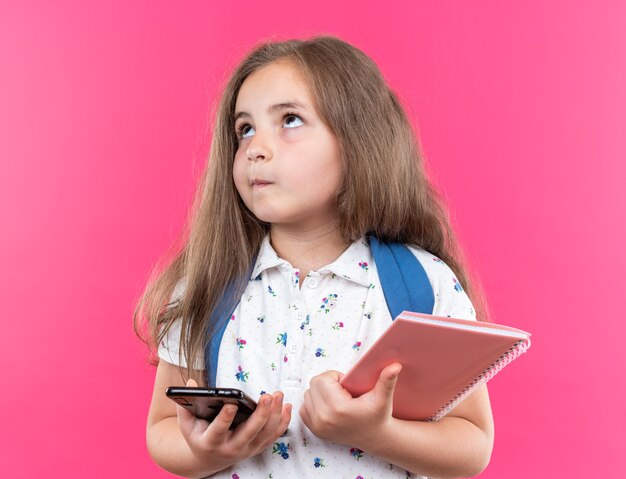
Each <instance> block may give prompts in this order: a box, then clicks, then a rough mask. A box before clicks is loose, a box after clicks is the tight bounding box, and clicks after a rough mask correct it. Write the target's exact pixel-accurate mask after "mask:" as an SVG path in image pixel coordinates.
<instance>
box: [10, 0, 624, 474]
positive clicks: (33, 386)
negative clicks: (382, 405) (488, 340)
mask: <svg viewBox="0 0 626 479" xmlns="http://www.w3.org/2000/svg"><path fill="white" fill-rule="evenodd" d="M227 3H228V5H231V6H224V5H226V4H227ZM313 3H314V4H315V6H314V7H313V8H311V9H308V8H306V7H302V6H299V5H301V4H299V3H297V2H296V3H294V2H273V3H272V4H271V7H269V6H268V3H267V2H184V6H174V3H173V2H152V1H149V2H148V1H146V2H115V4H113V2H88V3H87V2H84V1H75V2H70V1H65V2H55V4H52V3H48V2H40V3H35V2H25V1H20V2H17V1H16V2H12V4H9V2H2V3H0V72H1V73H0V219H1V222H2V223H1V224H2V232H3V234H2V235H1V236H0V303H1V304H2V313H1V317H2V332H3V342H2V347H1V348H0V374H1V381H2V383H3V384H4V386H3V388H2V390H3V394H2V396H1V399H0V401H1V403H0V411H2V425H1V426H0V441H1V443H0V446H1V447H0V450H1V453H0V470H1V471H2V475H3V476H4V477H13V478H21V477H25V478H26V477H27V478H30V477H39V476H46V477H65V478H73V477H76V478H79V477H81V478H82V477H85V475H88V476H89V477H92V478H109V477H128V478H134V477H168V474H166V473H163V472H160V471H159V470H158V468H157V466H155V465H154V464H153V463H152V462H151V460H150V459H149V457H148V455H147V453H146V450H145V445H144V424H145V415H146V410H147V407H148V401H149V398H150V394H151V382H152V374H153V371H152V369H151V368H150V367H148V366H147V365H146V364H145V363H144V352H145V351H144V349H143V346H142V345H141V344H139V343H138V342H137V341H136V339H135V338H134V336H133V333H132V329H131V314H132V310H133V305H134V302H135V300H136V299H137V297H138V295H139V293H140V292H141V289H142V286H143V285H144V283H145V280H146V279H147V275H148V271H149V269H150V267H151V266H152V265H153V264H154V262H155V261H156V260H157V258H158V257H159V255H160V254H161V253H162V252H163V251H164V250H165V248H166V247H167V245H168V244H169V242H170V241H171V240H172V239H173V238H174V237H175V235H176V233H177V232H178V231H179V229H180V227H181V225H182V223H183V221H184V218H185V210H186V207H187V206H188V203H189V200H190V198H191V194H192V190H193V188H194V185H195V181H196V178H197V175H198V171H199V169H200V167H201V164H202V162H203V161H204V158H205V157H206V153H207V148H208V135H207V128H208V127H207V124H208V118H209V105H210V101H211V100H212V99H213V97H214V95H215V94H216V92H217V88H218V85H219V84H220V82H221V81H222V80H223V79H224V77H225V75H226V71H227V70H228V69H229V68H230V67H231V66H232V65H233V64H234V62H236V61H237V60H238V59H239V58H240V56H241V55H242V54H243V53H244V52H245V51H246V50H247V49H248V48H249V47H250V46H252V45H253V44H254V43H255V42H256V41H257V40H258V39H260V38H264V37H269V36H276V37H277V38H286V37H291V36H302V35H309V34H315V33H332V34H336V35H339V36H341V37H343V38H344V39H346V40H348V41H350V42H352V43H354V44H355V45H357V46H359V47H360V48H362V49H363V50H364V51H366V52H367V53H368V54H370V55H371V56H372V57H373V58H374V59H375V60H376V61H377V62H378V63H379V65H380V66H381V68H382V69H383V72H384V73H385V75H386V77H387V78H388V80H389V82H390V83H391V85H392V86H393V87H394V88H395V89H396V90H397V91H398V92H399V94H400V95H401V96H402V97H403V98H404V99H405V101H406V102H407V103H408V105H409V106H410V108H411V110H412V111H413V114H414V117H415V118H416V119H417V121H418V123H419V128H420V132H421V138H422V142H423V146H424V150H425V153H426V155H427V158H428V160H429V162H430V171H431V172H432V175H433V177H434V178H435V179H436V181H437V183H438V184H439V185H440V186H441V188H442V189H443V190H444V192H445V194H446V196H447V198H448V199H449V202H450V204H451V206H452V214H453V216H454V219H455V221H456V223H457V225H458V228H459V233H460V236H461V237H462V239H463V240H464V242H465V245H466V247H467V250H468V252H469V253H470V256H471V258H472V260H473V262H474V264H475V265H476V266H477V268H478V269H479V271H480V274H481V276H482V278H483V281H484V284H485V288H486V290H487V293H488V295H489V298H490V302H491V307H492V310H493V313H494V319H495V320H496V321H499V322H503V323H509V324H511V325H515V326H518V327H520V328H523V329H528V330H530V331H532V332H533V333H534V343H533V348H532V349H531V352H530V353H529V354H528V355H526V356H525V357H523V358H521V359H520V360H518V362H516V363H514V364H513V365H511V366H510V368H509V369H508V370H507V371H506V372H505V373H503V374H502V376H499V377H497V378H496V379H494V381H493V382H492V383H491V388H490V390H491V396H492V404H493V410H494V414H495V419H496V428H497V431H496V445H495V449H494V453H493V458H492V461H491V465H490V466H489V468H488V469H487V471H486V472H485V473H483V474H482V476H481V477H483V478H486V479H487V478H489V479H491V478H503V477H506V478H513V479H514V478H526V477H541V478H544V477H545V478H548V477H587V475H589V477H591V475H592V474H593V477H624V474H625V473H626V463H625V460H624V454H623V450H622V448H623V440H622V437H623V433H624V430H626V407H625V406H624V404H625V401H624V399H623V396H624V394H625V393H626V384H625V383H626V381H625V380H624V379H625V375H624V372H623V364H624V359H623V354H622V351H623V346H622V344H621V343H622V342H623V341H622V339H621V338H622V337H623V336H624V334H626V326H625V321H624V317H625V316H624V308H623V306H622V300H621V299H620V298H622V294H623V293H622V288H623V283H624V280H623V278H622V276H623V271H624V268H626V255H625V254H624V253H623V250H622V246H623V245H624V244H626V224H625V223H626V222H625V215H624V212H623V211H624V206H625V205H626V201H625V200H626V195H625V193H624V187H623V185H624V180H625V179H626V167H625V166H624V162H623V160H624V158H625V157H626V139H625V137H626V135H625V133H626V127H625V125H626V88H625V85H626V55H625V54H624V52H625V51H626V34H625V32H626V9H625V8H624V3H623V2H619V1H615V2H608V1H602V2H599V1H596V2H582V1H578V2H537V1H531V2H515V3H516V4H513V3H514V2H506V5H505V4H504V2H496V1H493V2H444V3H441V2H428V3H425V2H424V3H423V4H422V3H421V2H391V3H389V2H384V3H382V4H381V3H380V2H372V4H371V5H369V6H368V5H367V4H366V3H364V2H362V1H347V2H337V1H332V2H329V1H318V2H313ZM179 4H180V2H179ZM218 4H219V5H218ZM259 5H262V6H259ZM294 5H296V7H294ZM381 5H384V7H382V6H381Z"/></svg>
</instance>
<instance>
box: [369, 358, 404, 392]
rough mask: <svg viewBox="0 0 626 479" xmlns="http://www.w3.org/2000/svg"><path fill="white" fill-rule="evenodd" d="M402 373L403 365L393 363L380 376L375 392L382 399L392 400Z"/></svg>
mask: <svg viewBox="0 0 626 479" xmlns="http://www.w3.org/2000/svg"><path fill="white" fill-rule="evenodd" d="M400 371H402V364H400V363H393V364H390V365H389V366H387V367H386V368H384V369H383V370H382V371H381V372H380V375H379V376H378V381H376V385H375V386H374V391H375V392H376V393H377V394H379V395H381V396H382V397H385V398H392V397H393V392H394V390H395V388H396V383H397V382H398V375H399V374H400Z"/></svg>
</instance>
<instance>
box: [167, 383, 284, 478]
mask: <svg viewBox="0 0 626 479" xmlns="http://www.w3.org/2000/svg"><path fill="white" fill-rule="evenodd" d="M187 386H189V387H196V386H197V384H196V382H195V381H194V380H193V379H189V380H188V381H187ZM176 410H177V411H176V413H177V416H178V426H179V427H180V431H181V432H182V434H183V437H184V438H185V440H186V441H187V444H188V445H189V448H190V449H191V451H192V453H193V454H194V456H196V459H197V460H198V461H199V462H200V463H203V462H205V463H206V464H207V468H208V469H210V470H211V471H210V473H211V474H212V473H214V472H217V471H219V470H222V469H225V468H227V467H230V466H232V465H233V464H236V463H237V462H240V461H242V460H244V459H247V458H249V457H252V456H256V455H257V454H259V453H261V452H262V451H263V450H265V449H266V448H267V447H269V446H271V445H272V444H273V443H274V442H275V441H276V439H277V438H278V437H280V436H281V435H282V434H284V432H285V431H286V430H287V426H288V425H289V421H290V420H291V404H285V405H283V393H282V392H275V393H274V394H272V395H270V394H263V395H262V396H261V398H260V399H259V402H258V405H257V407H256V409H255V410H254V412H253V413H252V415H251V416H250V417H249V418H248V419H247V420H246V421H244V422H243V423H242V424H240V425H239V426H238V427H237V428H236V429H235V430H232V431H231V430H229V427H230V425H231V423H232V422H233V419H234V418H235V414H236V412H237V406H235V405H233V404H228V405H226V406H224V407H223V408H222V410H221V411H220V413H219V414H218V415H217V417H216V418H215V419H214V420H213V421H212V422H208V421H206V420H204V419H200V418H197V417H196V416H194V415H193V414H192V413H190V412H189V411H188V410H187V409H185V408H184V407H182V406H179V405H177V406H176ZM209 464H210V465H209ZM216 466H217V469H215V468H216Z"/></svg>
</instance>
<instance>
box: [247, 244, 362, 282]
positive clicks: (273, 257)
mask: <svg viewBox="0 0 626 479" xmlns="http://www.w3.org/2000/svg"><path fill="white" fill-rule="evenodd" d="M372 263H373V259H372V252H371V250H370V245H369V243H368V241H367V240H366V239H365V238H361V239H359V240H357V241H355V242H354V243H352V244H351V245H350V246H349V247H348V248H347V249H346V250H345V251H344V252H343V253H342V254H341V255H340V256H339V257H338V258H337V259H336V260H335V261H333V262H332V263H330V264H329V265H327V266H324V267H322V268H320V269H319V270H318V272H319V273H325V272H330V273H332V274H335V275H337V276H340V277H342V278H344V279H346V280H348V281H353V282H355V283H358V284H360V285H362V286H369V285H370V282H371V281H370V276H369V269H370V267H371V265H372ZM281 264H285V265H288V266H289V267H292V266H291V265H290V264H289V262H288V261H287V260H284V259H283V258H281V257H280V256H278V254H277V253H276V251H274V248H273V247H272V245H271V244H270V237H269V234H268V235H266V236H265V238H264V239H263V242H262V243H261V247H260V248H259V254H258V255H257V259H256V263H255V264H254V268H253V269H252V275H251V277H250V279H252V280H254V279H259V278H260V275H261V273H262V272H263V271H265V270H266V269H270V268H274V267H277V266H280V265H281Z"/></svg>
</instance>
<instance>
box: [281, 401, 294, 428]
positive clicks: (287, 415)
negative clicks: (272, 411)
mask: <svg viewBox="0 0 626 479" xmlns="http://www.w3.org/2000/svg"><path fill="white" fill-rule="evenodd" d="M292 409H293V406H292V405H291V404H289V403H287V404H285V405H284V406H283V410H282V414H281V416H280V423H279V424H278V431H279V432H280V435H281V436H282V435H284V434H285V433H286V432H287V428H288V427H289V423H290V422H291V411H292Z"/></svg>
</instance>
